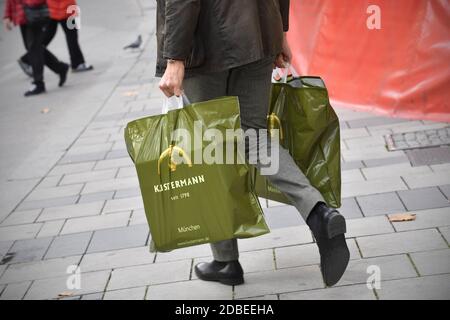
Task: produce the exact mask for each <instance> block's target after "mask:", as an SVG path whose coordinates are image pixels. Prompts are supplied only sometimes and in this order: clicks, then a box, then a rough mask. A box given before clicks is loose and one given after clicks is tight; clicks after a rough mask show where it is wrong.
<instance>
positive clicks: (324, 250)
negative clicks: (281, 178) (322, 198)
mask: <svg viewBox="0 0 450 320" xmlns="http://www.w3.org/2000/svg"><path fill="white" fill-rule="evenodd" d="M306 223H307V224H308V226H309V228H310V229H311V231H312V233H313V235H314V238H315V239H316V242H317V246H318V247H319V252H320V268H321V270H322V275H323V279H324V281H325V284H326V285H327V286H333V285H335V284H336V283H337V282H338V281H339V280H340V279H341V277H342V275H343V274H344V272H345V269H346V268H347V265H348V261H349V259H350V252H349V251H348V247H347V243H346V242H345V236H344V234H345V232H346V225H345V219H344V217H343V216H342V215H341V214H340V213H339V212H338V211H337V210H334V209H330V208H328V207H327V206H326V205H325V204H324V203H322V202H320V203H318V204H317V205H316V206H315V207H314V209H313V210H312V211H311V213H310V215H309V216H308V219H307V221H306Z"/></svg>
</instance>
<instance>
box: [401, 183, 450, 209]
mask: <svg viewBox="0 0 450 320" xmlns="http://www.w3.org/2000/svg"><path fill="white" fill-rule="evenodd" d="M398 195H399V196H400V198H401V199H402V202H403V203H404V204H405V206H406V209H408V210H409V211H412V210H422V209H432V208H441V207H448V206H450V202H449V200H448V199H447V198H445V196H444V195H443V194H442V193H441V191H440V190H439V189H438V188H437V187H430V188H420V189H413V190H404V191H399V192H398Z"/></svg>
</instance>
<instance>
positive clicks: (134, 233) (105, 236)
mask: <svg viewBox="0 0 450 320" xmlns="http://www.w3.org/2000/svg"><path fill="white" fill-rule="evenodd" d="M148 234H149V230H148V226H147V225H137V226H130V227H121V228H114V229H106V230H98V231H95V233H94V236H93V237H92V241H91V243H90V244H89V248H88V250H87V251H88V252H89V253H91V252H98V251H110V250H118V249H125V248H131V247H141V246H145V244H146V242H147V238H148Z"/></svg>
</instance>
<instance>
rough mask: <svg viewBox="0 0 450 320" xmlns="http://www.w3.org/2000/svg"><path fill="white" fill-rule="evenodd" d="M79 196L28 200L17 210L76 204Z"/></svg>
mask: <svg viewBox="0 0 450 320" xmlns="http://www.w3.org/2000/svg"><path fill="white" fill-rule="evenodd" d="M78 198H79V195H73V196H68V197H60V198H51V199H45V200H31V201H30V200H26V201H24V202H22V203H21V204H20V205H19V206H18V208H17V210H29V209H41V208H51V207H59V206H65V205H71V204H75V203H76V202H77V200H78Z"/></svg>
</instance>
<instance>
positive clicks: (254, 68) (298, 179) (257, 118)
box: [183, 58, 324, 261]
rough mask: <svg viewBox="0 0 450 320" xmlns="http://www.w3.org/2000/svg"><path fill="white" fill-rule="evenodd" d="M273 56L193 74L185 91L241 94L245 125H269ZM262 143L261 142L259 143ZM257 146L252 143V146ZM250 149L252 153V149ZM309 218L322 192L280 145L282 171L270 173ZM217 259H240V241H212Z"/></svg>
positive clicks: (199, 96)
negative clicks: (245, 63)
mask: <svg viewBox="0 0 450 320" xmlns="http://www.w3.org/2000/svg"><path fill="white" fill-rule="evenodd" d="M272 62H273V58H266V59H262V60H259V61H256V62H253V63H250V64H247V65H244V66H240V67H237V68H233V69H229V70H226V71H222V72H215V73H209V74H192V75H190V76H189V77H186V79H185V80H184V83H183V85H184V91H185V93H186V96H187V97H188V98H189V100H190V101H191V102H198V101H205V100H210V99H214V98H217V97H222V96H237V97H238V98H239V104H240V111H241V124H242V128H243V129H244V130H245V129H247V128H255V129H264V128H267V125H266V122H267V111H268V103H269V95H270V87H271V75H272ZM259 143H261V141H260V142H259ZM252 148H256V147H255V146H248V149H252ZM248 149H247V150H246V151H247V153H248V152H252V150H250V151H249V150H248ZM266 178H268V180H269V181H270V182H272V184H273V185H275V186H276V187H277V188H278V189H279V190H280V191H281V192H283V193H284V194H285V195H286V197H287V198H288V199H289V200H290V201H291V202H292V204H293V205H294V206H295V207H296V208H297V210H298V211H299V212H300V214H301V216H302V217H303V219H305V220H306V219H307V217H308V215H309V213H310V212H311V210H312V208H313V207H314V206H315V205H316V204H317V202H320V201H324V200H323V197H322V195H321V194H320V193H319V191H317V190H316V189H315V188H314V187H312V186H311V184H310V183H309V181H308V178H307V177H306V176H305V175H304V174H303V173H302V172H301V170H300V169H299V168H298V167H297V165H296V164H295V162H294V161H293V159H292V157H291V156H290V155H289V152H288V151H287V150H286V149H283V148H282V147H280V151H279V170H278V172H277V173H276V174H274V175H270V176H266ZM211 248H212V252H213V256H214V259H215V260H217V261H232V260H237V259H238V258H239V251H238V246H237V240H236V239H232V240H224V241H220V242H216V243H212V244H211Z"/></svg>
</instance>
